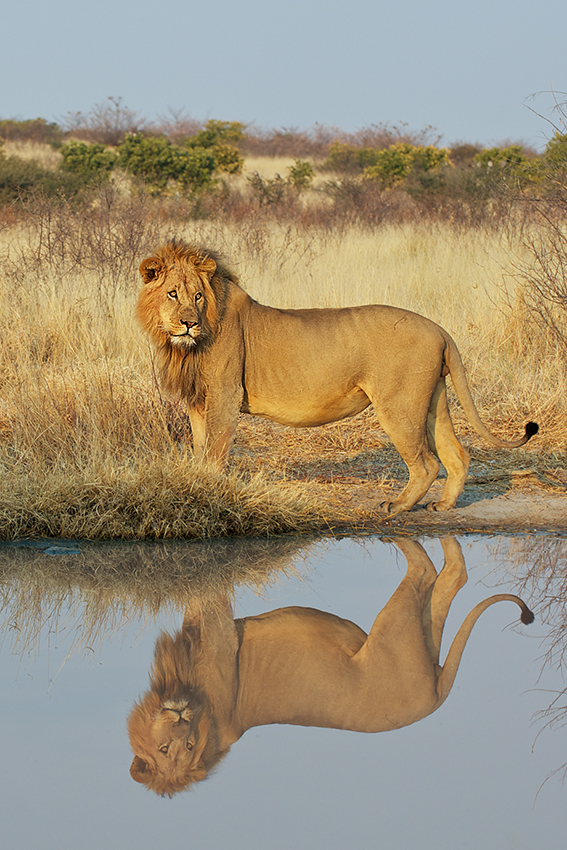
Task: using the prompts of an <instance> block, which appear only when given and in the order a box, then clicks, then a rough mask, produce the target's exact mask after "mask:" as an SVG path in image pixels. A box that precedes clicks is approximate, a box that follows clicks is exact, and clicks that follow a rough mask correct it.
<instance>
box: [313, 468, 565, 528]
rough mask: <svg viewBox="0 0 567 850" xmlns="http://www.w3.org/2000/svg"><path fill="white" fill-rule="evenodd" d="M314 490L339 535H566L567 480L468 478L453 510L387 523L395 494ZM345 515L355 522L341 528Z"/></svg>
mask: <svg viewBox="0 0 567 850" xmlns="http://www.w3.org/2000/svg"><path fill="white" fill-rule="evenodd" d="M565 478H566V479H567V473H566V474H565ZM314 486H315V487H317V490H320V493H318V495H319V496H320V498H321V501H322V502H324V503H325V504H326V506H327V509H328V515H329V517H330V519H331V526H332V527H333V528H334V530H335V531H338V532H341V531H344V532H346V533H348V531H352V530H355V529H356V530H361V531H362V530H363V531H366V532H368V531H372V530H375V531H376V532H377V533H379V534H383V533H387V530H388V529H391V530H392V533H396V532H400V531H403V532H406V533H411V534H418V533H420V532H424V533H431V534H437V533H445V532H454V533H463V532H482V533H498V532H508V533H519V532H534V531H535V532H558V533H566V534H567V480H566V481H565V483H564V482H563V481H562V480H561V479H560V478H559V477H558V478H557V479H556V481H551V480H550V481H545V482H543V483H542V482H541V481H540V480H539V479H538V477H537V476H535V475H530V474H527V475H525V476H522V475H510V476H506V477H503V478H502V479H501V480H499V481H493V482H489V483H487V482H484V481H483V482H482V483H475V481H474V479H472V480H471V479H470V480H469V481H468V482H467V485H466V487H465V490H464V492H463V494H462V496H461V497H460V498H459V500H458V502H457V505H456V507H455V508H454V509H453V510H450V511H444V512H441V513H436V512H435V511H428V510H426V505H425V503H424V504H419V505H416V507H415V508H414V509H413V510H412V511H409V512H408V513H401V514H398V515H397V516H393V517H391V518H386V517H385V516H384V513H383V511H381V510H380V502H381V501H382V500H384V498H391V493H389V494H385V493H384V491H383V490H381V489H380V488H377V487H376V486H374V485H372V484H371V483H367V484H353V485H352V487H350V488H348V489H347V488H346V487H345V485H344V483H341V485H339V486H336V487H335V488H333V487H332V486H331V490H332V491H333V492H332V493H330V492H329V488H328V487H327V488H326V487H325V486H324V485H314ZM401 486H402V482H400V488H401ZM442 486H443V482H442V481H440V482H436V483H435V484H434V485H433V487H432V488H431V490H430V491H429V494H428V501H431V500H432V499H433V500H435V499H437V498H439V495H440V493H441V490H442ZM335 513H336V516H337V522H336V525H335V523H334V521H333V514H335ZM346 514H348V515H349V517H350V520H351V521H350V522H348V523H347V524H345V523H344V522H342V523H341V522H340V521H339V520H338V517H339V516H341V515H342V517H345V515H346Z"/></svg>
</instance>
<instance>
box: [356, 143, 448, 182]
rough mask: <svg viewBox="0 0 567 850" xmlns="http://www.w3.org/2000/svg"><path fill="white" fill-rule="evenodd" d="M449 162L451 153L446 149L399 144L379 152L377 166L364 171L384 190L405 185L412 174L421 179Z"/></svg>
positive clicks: (367, 176) (365, 174) (371, 166)
mask: <svg viewBox="0 0 567 850" xmlns="http://www.w3.org/2000/svg"><path fill="white" fill-rule="evenodd" d="M449 162H450V160H449V151H448V150H447V149H446V148H437V147H435V146H434V145H427V146H424V145H410V144H407V143H406V142H398V143H396V144H394V145H390V147H388V148H383V149H382V150H379V151H377V152H376V162H375V164H374V165H370V166H368V167H367V168H365V169H364V176H365V177H366V178H367V179H369V180H378V182H379V183H380V186H381V188H382V189H392V188H393V187H394V186H398V185H400V184H401V183H403V182H404V181H405V180H406V179H407V178H408V177H409V176H410V174H411V175H412V176H413V177H414V178H420V177H423V176H424V175H425V174H427V173H428V172H432V171H435V170H436V169H438V168H439V166H441V165H448V164H449ZM422 182H423V181H422ZM426 182H427V181H426Z"/></svg>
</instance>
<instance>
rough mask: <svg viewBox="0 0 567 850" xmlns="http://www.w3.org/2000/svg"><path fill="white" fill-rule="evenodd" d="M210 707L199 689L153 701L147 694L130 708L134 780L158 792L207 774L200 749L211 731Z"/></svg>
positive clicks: (177, 788) (168, 791)
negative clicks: (188, 693) (161, 700)
mask: <svg viewBox="0 0 567 850" xmlns="http://www.w3.org/2000/svg"><path fill="white" fill-rule="evenodd" d="M212 727H213V724H212V710H211V706H210V705H209V704H208V700H207V699H206V697H205V696H204V694H202V692H195V691H193V692H192V693H191V695H190V696H188V695H187V694H179V695H177V696H175V697H172V698H169V699H165V700H164V701H163V702H157V701H156V694H153V693H151V692H150V693H149V694H147V695H146V697H145V699H144V700H142V702H141V703H139V704H138V705H137V706H135V708H134V709H133V711H132V713H131V715H130V718H129V720H128V729H129V733H130V739H131V743H132V748H133V749H134V752H135V756H134V760H133V762H132V766H131V768H130V773H131V775H132V777H133V778H134V779H135V780H136V781H137V782H142V783H143V784H145V785H148V786H149V787H150V788H152V789H153V790H154V791H157V793H159V794H173V793H175V792H176V791H181V790H183V789H185V788H187V787H188V786H189V785H191V784H192V783H194V782H199V781H201V780H202V779H204V778H205V777H206V775H207V768H206V766H205V763H204V761H203V755H204V750H205V747H206V745H207V742H208V739H209V733H210V732H211V731H212Z"/></svg>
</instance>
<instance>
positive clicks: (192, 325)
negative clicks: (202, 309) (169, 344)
mask: <svg viewBox="0 0 567 850" xmlns="http://www.w3.org/2000/svg"><path fill="white" fill-rule="evenodd" d="M180 322H181V324H182V325H185V327H186V328H187V330H188V331H189V330H191V328H196V327H197V325H198V324H199V322H188V321H187V319H180Z"/></svg>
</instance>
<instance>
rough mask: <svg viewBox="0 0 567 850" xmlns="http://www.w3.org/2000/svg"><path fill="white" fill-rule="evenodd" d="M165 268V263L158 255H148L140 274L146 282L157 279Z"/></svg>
mask: <svg viewBox="0 0 567 850" xmlns="http://www.w3.org/2000/svg"><path fill="white" fill-rule="evenodd" d="M162 268H163V263H162V262H161V260H159V259H158V258H157V257H148V259H147V260H144V262H143V263H142V264H141V266H140V274H141V275H142V280H143V281H144V283H151V282H152V280H155V279H156V277H157V276H158V275H159V273H160V272H161V270H162Z"/></svg>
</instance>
